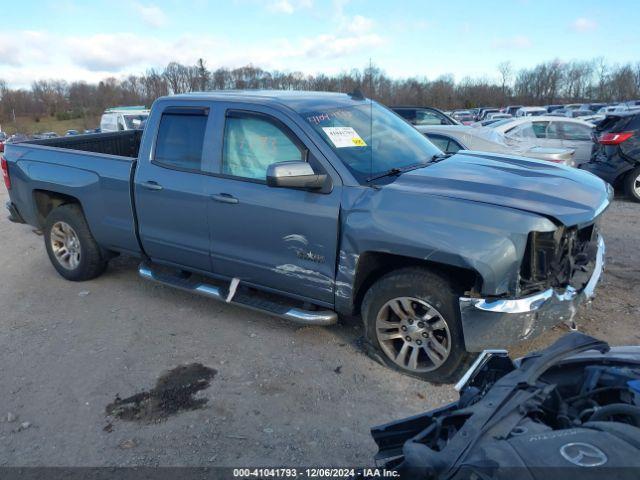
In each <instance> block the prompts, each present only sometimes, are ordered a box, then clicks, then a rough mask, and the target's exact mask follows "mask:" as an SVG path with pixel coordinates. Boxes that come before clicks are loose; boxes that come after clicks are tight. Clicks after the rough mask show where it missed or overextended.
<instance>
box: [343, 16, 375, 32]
mask: <svg viewBox="0 0 640 480" xmlns="http://www.w3.org/2000/svg"><path fill="white" fill-rule="evenodd" d="M373 25H374V21H373V20H372V19H370V18H367V17H363V16H362V15H356V16H355V17H353V19H350V20H348V21H347V23H346V25H345V29H346V31H348V32H351V33H355V34H362V33H365V32H368V31H369V30H371V29H372V28H373Z"/></svg>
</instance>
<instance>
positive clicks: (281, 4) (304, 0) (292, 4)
mask: <svg viewBox="0 0 640 480" xmlns="http://www.w3.org/2000/svg"><path fill="white" fill-rule="evenodd" d="M312 6H313V0H270V1H269V3H268V4H267V9H268V10H270V11H271V12H275V13H286V14H288V15H291V14H292V13H294V12H295V11H296V10H301V9H303V8H311V7H312Z"/></svg>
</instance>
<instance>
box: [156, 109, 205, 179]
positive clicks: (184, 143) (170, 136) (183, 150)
mask: <svg viewBox="0 0 640 480" xmlns="http://www.w3.org/2000/svg"><path fill="white" fill-rule="evenodd" d="M207 113H208V112H207V110H205V109H189V108H182V109H180V108H176V109H168V110H166V111H165V112H164V113H163V114H162V118H161V119H160V128H159V129H158V137H157V141H156V150H155V156H154V161H155V162H156V163H159V164H161V165H162V166H166V167H169V168H176V169H179V170H192V171H201V170H202V147H203V144H204V134H205V129H206V125H207Z"/></svg>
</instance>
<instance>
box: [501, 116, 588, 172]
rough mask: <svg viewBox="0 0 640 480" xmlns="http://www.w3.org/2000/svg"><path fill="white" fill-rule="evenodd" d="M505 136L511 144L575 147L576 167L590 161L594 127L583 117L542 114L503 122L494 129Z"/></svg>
mask: <svg viewBox="0 0 640 480" xmlns="http://www.w3.org/2000/svg"><path fill="white" fill-rule="evenodd" d="M489 128H492V129H493V130H495V131H496V132H498V133H500V134H503V135H504V136H505V139H506V142H507V143H509V144H511V145H514V146H515V145H537V146H540V147H551V148H573V149H574V150H575V156H574V160H575V163H576V166H577V165H580V164H581V163H585V162H588V161H589V159H590V158H591V148H592V147H593V139H592V137H591V133H592V131H593V125H592V124H590V123H588V122H585V121H584V120H582V119H580V118H569V117H558V116H553V115H541V116H539V117H520V118H514V119H513V120H511V121H509V120H503V121H501V122H497V123H495V124H493V125H491V127H489Z"/></svg>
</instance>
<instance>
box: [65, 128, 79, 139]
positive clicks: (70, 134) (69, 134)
mask: <svg viewBox="0 0 640 480" xmlns="http://www.w3.org/2000/svg"><path fill="white" fill-rule="evenodd" d="M74 135H80V132H79V131H78V130H67V131H66V132H65V134H64V136H65V137H72V136H74Z"/></svg>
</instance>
